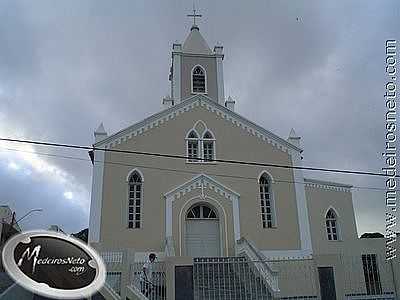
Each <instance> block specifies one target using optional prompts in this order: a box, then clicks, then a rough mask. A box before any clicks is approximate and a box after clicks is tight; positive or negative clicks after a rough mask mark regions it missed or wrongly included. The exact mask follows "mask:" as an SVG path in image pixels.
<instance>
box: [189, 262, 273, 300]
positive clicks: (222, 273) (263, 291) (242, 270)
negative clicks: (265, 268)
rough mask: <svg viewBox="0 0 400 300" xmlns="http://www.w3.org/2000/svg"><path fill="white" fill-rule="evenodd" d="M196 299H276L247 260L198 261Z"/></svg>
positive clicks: (196, 264) (196, 268)
mask: <svg viewBox="0 0 400 300" xmlns="http://www.w3.org/2000/svg"><path fill="white" fill-rule="evenodd" d="M193 285H194V299H263V300H264V299H265V300H269V299H273V297H272V294H271V291H270V288H269V286H268V284H267V283H266V281H265V280H264V278H263V277H262V276H260V274H259V272H258V271H257V268H256V266H255V263H253V262H250V261H248V260H247V259H246V258H245V257H212V258H195V259H194V266H193Z"/></svg>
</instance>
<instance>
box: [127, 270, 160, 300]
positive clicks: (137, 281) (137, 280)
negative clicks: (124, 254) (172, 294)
mask: <svg viewBox="0 0 400 300" xmlns="http://www.w3.org/2000/svg"><path fill="white" fill-rule="evenodd" d="M144 265H145V262H135V263H132V264H131V265H130V279H129V283H130V285H132V286H133V288H134V289H135V290H136V291H138V292H140V293H142V294H143V295H144V296H145V297H147V298H148V299H150V300H164V299H166V297H167V295H166V284H165V263H164V262H154V263H147V268H148V269H147V273H146V274H147V275H146V276H145V275H144V272H143V267H144Z"/></svg>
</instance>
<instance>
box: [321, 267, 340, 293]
mask: <svg viewBox="0 0 400 300" xmlns="http://www.w3.org/2000/svg"><path fill="white" fill-rule="evenodd" d="M318 276H319V287H320V290H321V300H336V290H335V274H334V273H333V268H332V267H319V268H318Z"/></svg>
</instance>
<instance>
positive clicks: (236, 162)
mask: <svg viewBox="0 0 400 300" xmlns="http://www.w3.org/2000/svg"><path fill="white" fill-rule="evenodd" d="M0 141H6V142H16V143H25V144H32V145H40V146H51V147H63V148H71V149H80V150H98V151H105V152H116V153H124V154H136V155H146V156H155V157H165V158H175V159H191V158H190V157H188V156H184V155H176V154H164V153H154V152H144V151H132V150H119V149H105V148H97V147H94V146H93V147H89V146H81V145H72V144H62V143H50V142H40V141H31V140H21V139H8V138H0ZM210 161H211V162H221V163H229V164H239V165H249V166H258V167H272V168H283V169H295V170H307V171H320V172H331V173H342V174H356V175H369V176H381V177H390V176H389V175H387V174H384V173H375V172H368V171H356V170H340V169H329V168H315V167H303V166H290V165H278V164H267V163H259V162H250V161H240V160H227V159H212V160H210ZM395 177H400V175H396V176H395Z"/></svg>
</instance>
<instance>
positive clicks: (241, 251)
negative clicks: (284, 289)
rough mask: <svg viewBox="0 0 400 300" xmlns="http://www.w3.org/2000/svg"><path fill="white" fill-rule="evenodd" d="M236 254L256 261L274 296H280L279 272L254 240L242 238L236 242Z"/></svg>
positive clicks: (257, 267)
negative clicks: (258, 248) (255, 244)
mask: <svg viewBox="0 0 400 300" xmlns="http://www.w3.org/2000/svg"><path fill="white" fill-rule="evenodd" d="M236 255H244V256H246V257H247V258H248V259H249V260H250V261H252V262H256V263H255V264H254V266H255V268H256V269H257V270H258V272H259V273H260V274H261V275H262V277H263V279H264V281H265V282H266V283H267V284H268V286H269V288H270V289H271V291H272V293H273V295H274V297H276V296H278V294H279V292H280V290H279V287H278V272H277V271H276V270H274V269H273V268H272V267H271V266H270V264H269V263H268V262H267V261H266V260H267V259H266V257H265V256H264V255H263V254H262V253H261V252H260V251H258V250H257V248H256V247H255V246H254V245H253V243H252V242H250V241H248V240H247V239H245V238H241V239H239V240H238V241H237V242H236Z"/></svg>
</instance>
